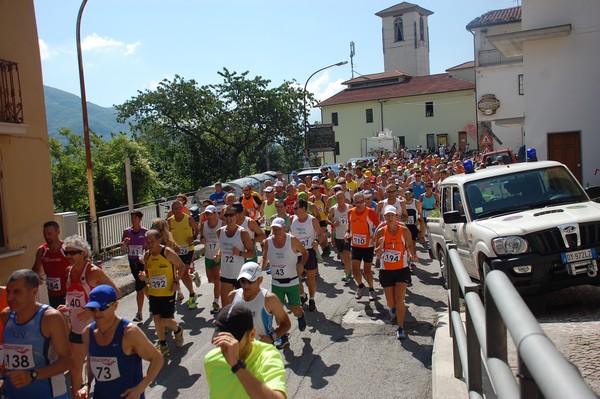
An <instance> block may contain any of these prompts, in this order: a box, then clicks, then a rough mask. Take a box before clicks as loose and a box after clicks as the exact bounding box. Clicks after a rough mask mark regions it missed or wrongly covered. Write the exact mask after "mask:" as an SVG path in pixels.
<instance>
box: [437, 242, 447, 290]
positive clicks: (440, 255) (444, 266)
mask: <svg viewBox="0 0 600 399" xmlns="http://www.w3.org/2000/svg"><path fill="white" fill-rule="evenodd" d="M437 258H438V262H440V272H441V273H442V278H443V279H444V287H447V284H448V269H447V263H446V253H445V252H444V250H443V249H442V248H439V249H438V256H437Z"/></svg>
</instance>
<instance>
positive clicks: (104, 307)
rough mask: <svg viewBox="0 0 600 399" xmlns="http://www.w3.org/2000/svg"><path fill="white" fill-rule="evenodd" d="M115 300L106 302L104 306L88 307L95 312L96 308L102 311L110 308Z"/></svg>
mask: <svg viewBox="0 0 600 399" xmlns="http://www.w3.org/2000/svg"><path fill="white" fill-rule="evenodd" d="M113 303H114V302H109V303H106V304H104V305H103V306H100V307H99V308H91V307H90V308H87V309H89V310H90V311H91V312H95V311H96V310H98V311H100V312H104V311H105V310H106V309H108V308H110V305H112V304H113Z"/></svg>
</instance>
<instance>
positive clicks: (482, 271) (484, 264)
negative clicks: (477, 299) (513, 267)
mask: <svg viewBox="0 0 600 399" xmlns="http://www.w3.org/2000/svg"><path fill="white" fill-rule="evenodd" d="M491 270H492V268H491V267H490V260H489V259H487V258H484V259H483V260H482V261H481V262H480V263H479V282H480V283H481V293H482V294H483V289H484V286H485V276H486V275H487V274H488V273H489V272H490V271H491Z"/></svg>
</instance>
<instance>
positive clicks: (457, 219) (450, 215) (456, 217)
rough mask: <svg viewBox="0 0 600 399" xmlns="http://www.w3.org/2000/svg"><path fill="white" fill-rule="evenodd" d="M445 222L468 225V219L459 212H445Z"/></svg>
mask: <svg viewBox="0 0 600 399" xmlns="http://www.w3.org/2000/svg"><path fill="white" fill-rule="evenodd" d="M444 222H446V223H450V224H455V223H467V217H466V216H465V215H461V214H460V212H459V211H450V212H444Z"/></svg>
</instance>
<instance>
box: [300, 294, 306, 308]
mask: <svg viewBox="0 0 600 399" xmlns="http://www.w3.org/2000/svg"><path fill="white" fill-rule="evenodd" d="M306 301H308V295H307V294H306V292H305V293H304V295H300V304H301V305H302V306H304V304H305V303H306Z"/></svg>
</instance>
